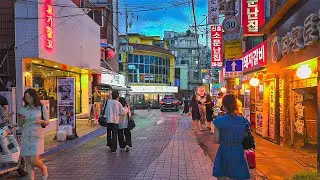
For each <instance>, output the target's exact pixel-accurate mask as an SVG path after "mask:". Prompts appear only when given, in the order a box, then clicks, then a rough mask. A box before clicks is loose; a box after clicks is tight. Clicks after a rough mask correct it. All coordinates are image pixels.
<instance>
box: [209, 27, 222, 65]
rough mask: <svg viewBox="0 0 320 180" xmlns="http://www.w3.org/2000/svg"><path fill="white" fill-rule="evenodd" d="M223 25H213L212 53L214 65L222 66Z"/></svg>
mask: <svg viewBox="0 0 320 180" xmlns="http://www.w3.org/2000/svg"><path fill="white" fill-rule="evenodd" d="M222 37H223V34H222V27H221V26H212V27H211V54H212V67H222V65H223V57H222Z"/></svg>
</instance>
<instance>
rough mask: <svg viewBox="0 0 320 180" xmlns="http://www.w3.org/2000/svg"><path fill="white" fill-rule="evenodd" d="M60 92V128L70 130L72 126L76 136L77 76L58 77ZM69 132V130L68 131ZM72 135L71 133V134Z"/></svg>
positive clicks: (58, 89)
mask: <svg viewBox="0 0 320 180" xmlns="http://www.w3.org/2000/svg"><path fill="white" fill-rule="evenodd" d="M57 92H58V95H57V96H58V120H57V123H58V128H57V130H58V129H64V130H66V131H69V129H70V128H72V133H73V136H76V122H75V121H76V116H75V114H76V112H75V78H73V77H65V78H63V77H61V78H57ZM67 134H68V132H67ZM69 136H70V134H69Z"/></svg>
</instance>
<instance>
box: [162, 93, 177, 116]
mask: <svg viewBox="0 0 320 180" xmlns="http://www.w3.org/2000/svg"><path fill="white" fill-rule="evenodd" d="M165 110H172V111H179V101H178V100H177V99H176V98H175V97H174V96H173V95H165V96H164V97H163V99H162V100H161V101H160V111H161V112H163V111H165Z"/></svg>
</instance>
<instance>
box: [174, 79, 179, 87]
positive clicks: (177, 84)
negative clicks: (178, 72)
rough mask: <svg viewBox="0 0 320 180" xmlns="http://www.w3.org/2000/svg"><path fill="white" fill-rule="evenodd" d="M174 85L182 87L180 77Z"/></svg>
mask: <svg viewBox="0 0 320 180" xmlns="http://www.w3.org/2000/svg"><path fill="white" fill-rule="evenodd" d="M174 85H175V86H177V87H180V79H175V80H174Z"/></svg>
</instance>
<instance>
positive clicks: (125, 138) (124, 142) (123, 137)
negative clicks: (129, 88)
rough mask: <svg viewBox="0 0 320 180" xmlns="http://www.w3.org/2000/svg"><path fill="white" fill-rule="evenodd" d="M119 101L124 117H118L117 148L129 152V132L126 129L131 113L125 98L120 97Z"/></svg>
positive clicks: (130, 145) (130, 144)
mask: <svg viewBox="0 0 320 180" xmlns="http://www.w3.org/2000/svg"><path fill="white" fill-rule="evenodd" d="M119 101H120V103H121V105H122V107H123V108H124V115H123V116H121V117H120V123H119V132H118V139H119V146H120V148H121V149H122V150H125V151H126V152H129V150H130V147H132V141H131V131H130V130H129V129H128V123H129V120H130V118H131V111H130V107H129V106H128V104H127V102H126V99H125V98H123V97H121V98H120V99H119Z"/></svg>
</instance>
